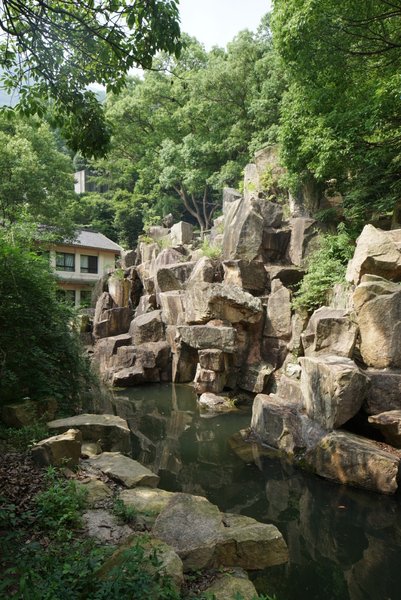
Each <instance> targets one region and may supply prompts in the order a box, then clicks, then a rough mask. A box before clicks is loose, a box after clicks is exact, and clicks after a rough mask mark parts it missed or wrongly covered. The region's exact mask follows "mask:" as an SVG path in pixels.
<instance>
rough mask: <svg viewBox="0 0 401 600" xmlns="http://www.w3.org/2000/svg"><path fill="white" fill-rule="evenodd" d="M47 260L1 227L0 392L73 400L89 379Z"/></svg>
mask: <svg viewBox="0 0 401 600" xmlns="http://www.w3.org/2000/svg"><path fill="white" fill-rule="evenodd" d="M56 291H57V285H56V280H55V277H54V275H53V273H52V272H51V270H50V267H49V265H48V261H47V260H46V259H44V258H41V257H40V256H37V255H36V254H35V253H34V252H31V251H29V244H28V242H27V243H26V244H25V245H24V244H22V243H16V242H14V241H13V239H12V234H11V235H10V234H6V233H4V231H0V298H1V302H0V375H1V377H0V396H1V398H2V399H3V402H7V401H10V400H13V401H16V400H19V399H22V398H23V397H25V396H28V397H30V398H32V399H34V400H39V399H42V398H49V397H54V398H56V399H61V400H68V401H70V402H72V403H73V402H74V403H75V402H76V401H77V398H78V397H79V393H80V391H81V388H82V384H83V382H84V381H85V380H88V378H89V377H90V370H89V366H88V362H87V360H86V359H85V358H84V355H83V352H82V350H81V346H80V342H79V334H78V333H77V332H75V331H74V328H72V327H71V322H72V321H73V320H74V318H75V312H74V309H73V308H71V307H69V306H68V305H66V303H63V302H60V301H59V300H58V299H57V295H56Z"/></svg>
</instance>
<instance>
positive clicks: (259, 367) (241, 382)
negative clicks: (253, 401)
mask: <svg viewBox="0 0 401 600" xmlns="http://www.w3.org/2000/svg"><path fill="white" fill-rule="evenodd" d="M272 372H273V367H272V366H271V365H269V364H266V363H256V364H250V365H245V366H244V367H243V368H242V370H241V373H240V376H239V379H238V387H240V388H241V389H242V390H246V391H247V392H252V393H254V394H260V393H261V392H264V391H265V389H266V387H267V384H268V382H269V379H270V375H271V374H272Z"/></svg>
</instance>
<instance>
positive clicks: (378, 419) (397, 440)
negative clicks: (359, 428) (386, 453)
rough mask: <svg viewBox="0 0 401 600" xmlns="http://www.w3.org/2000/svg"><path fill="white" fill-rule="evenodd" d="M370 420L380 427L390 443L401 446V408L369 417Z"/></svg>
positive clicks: (397, 446) (396, 446)
mask: <svg viewBox="0 0 401 600" xmlns="http://www.w3.org/2000/svg"><path fill="white" fill-rule="evenodd" d="M368 421H369V423H371V424H372V425H374V426H375V427H377V428H378V429H380V431H381V432H382V434H383V436H384V439H385V440H386V442H387V443H388V444H391V446H394V447H395V448H401V410H389V411H386V412H382V413H380V414H379V415H373V416H371V417H369V419H368Z"/></svg>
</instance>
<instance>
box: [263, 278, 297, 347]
mask: <svg viewBox="0 0 401 600" xmlns="http://www.w3.org/2000/svg"><path fill="white" fill-rule="evenodd" d="M291 318H292V311H291V292H290V291H289V290H288V289H287V288H285V287H284V286H283V285H282V283H281V282H280V281H278V280H274V281H273V284H272V293H271V294H270V296H269V297H268V300H267V305H266V322H265V329H264V332H263V335H264V336H266V337H274V338H280V339H283V340H289V339H290V337H291V332H292V321H291Z"/></svg>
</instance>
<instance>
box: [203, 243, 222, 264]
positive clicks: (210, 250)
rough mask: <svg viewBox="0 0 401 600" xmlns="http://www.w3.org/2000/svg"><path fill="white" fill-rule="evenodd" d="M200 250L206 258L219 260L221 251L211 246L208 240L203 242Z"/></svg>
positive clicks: (217, 247)
mask: <svg viewBox="0 0 401 600" xmlns="http://www.w3.org/2000/svg"><path fill="white" fill-rule="evenodd" d="M201 250H202V252H203V254H204V256H207V257H208V258H211V259H213V260H214V259H217V258H220V256H221V253H222V249H221V248H220V247H219V246H214V245H213V244H211V243H210V242H209V240H208V239H205V240H203V243H202V246H201Z"/></svg>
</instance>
